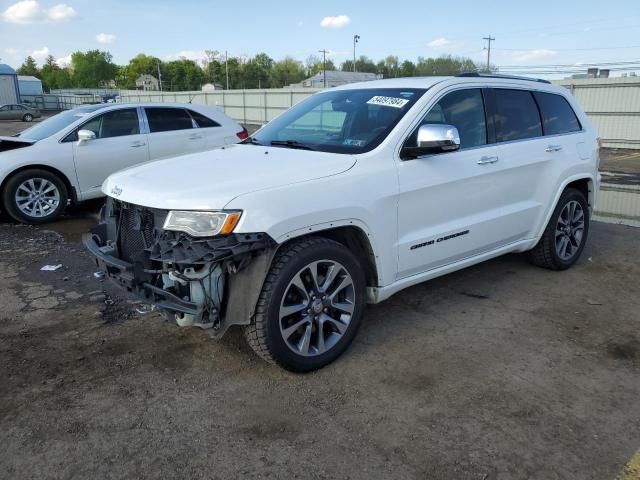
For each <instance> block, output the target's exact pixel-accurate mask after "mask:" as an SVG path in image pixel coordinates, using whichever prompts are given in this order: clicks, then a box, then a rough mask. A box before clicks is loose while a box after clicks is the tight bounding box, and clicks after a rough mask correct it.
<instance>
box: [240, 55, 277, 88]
mask: <svg viewBox="0 0 640 480" xmlns="http://www.w3.org/2000/svg"><path fill="white" fill-rule="evenodd" d="M272 68H273V59H272V58H271V57H269V56H268V55H267V54H266V53H259V54H257V55H256V56H255V57H253V58H251V59H249V61H248V62H247V63H246V64H245V65H243V66H242V84H243V88H269V77H270V74H271V69H272Z"/></svg>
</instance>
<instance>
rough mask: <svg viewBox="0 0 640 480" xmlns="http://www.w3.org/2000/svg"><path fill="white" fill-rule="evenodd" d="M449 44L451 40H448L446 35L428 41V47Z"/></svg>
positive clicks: (439, 46)
mask: <svg viewBox="0 0 640 480" xmlns="http://www.w3.org/2000/svg"><path fill="white" fill-rule="evenodd" d="M448 45H451V40H447V39H446V38H444V37H440V38H436V39H435V40H431V41H430V42H429V43H427V47H430V48H441V47H446V46H448Z"/></svg>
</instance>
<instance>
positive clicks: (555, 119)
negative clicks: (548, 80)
mask: <svg viewBox="0 0 640 480" xmlns="http://www.w3.org/2000/svg"><path fill="white" fill-rule="evenodd" d="M534 95H535V97H536V101H537V102H538V106H539V107H540V113H542V124H543V128H544V134H545V135H557V134H559V133H568V132H577V131H579V130H580V129H581V127H580V122H579V121H578V118H577V117H576V114H575V113H574V111H573V109H572V108H571V105H569V102H567V100H566V99H565V98H564V97H563V96H562V95H555V94H553V93H542V92H535V93H534Z"/></svg>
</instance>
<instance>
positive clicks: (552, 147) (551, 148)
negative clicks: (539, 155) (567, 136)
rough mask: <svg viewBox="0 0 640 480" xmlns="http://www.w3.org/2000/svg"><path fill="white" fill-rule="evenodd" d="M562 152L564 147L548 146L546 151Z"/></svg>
mask: <svg viewBox="0 0 640 480" xmlns="http://www.w3.org/2000/svg"><path fill="white" fill-rule="evenodd" d="M560 150H562V145H547V148H545V149H544V151H545V152H559V151H560Z"/></svg>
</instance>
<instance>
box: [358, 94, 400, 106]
mask: <svg viewBox="0 0 640 480" xmlns="http://www.w3.org/2000/svg"><path fill="white" fill-rule="evenodd" d="M367 103H368V104H369V105H383V106H385V107H394V108H402V107H404V106H405V105H406V104H407V103H409V100H407V99H406V98H396V97H384V96H382V95H376V96H375V97H372V98H371V99H370V100H369V101H368V102H367Z"/></svg>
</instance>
